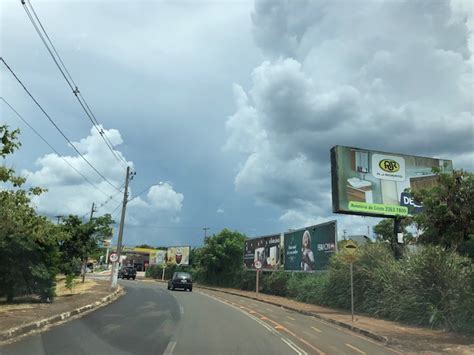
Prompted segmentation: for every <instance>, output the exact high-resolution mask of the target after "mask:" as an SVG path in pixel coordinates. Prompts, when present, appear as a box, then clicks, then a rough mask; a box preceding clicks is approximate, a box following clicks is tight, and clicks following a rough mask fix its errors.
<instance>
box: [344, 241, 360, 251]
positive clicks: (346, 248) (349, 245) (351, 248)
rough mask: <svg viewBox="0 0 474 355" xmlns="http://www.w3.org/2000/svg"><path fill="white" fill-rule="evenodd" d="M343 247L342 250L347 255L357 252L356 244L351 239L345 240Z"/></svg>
mask: <svg viewBox="0 0 474 355" xmlns="http://www.w3.org/2000/svg"><path fill="white" fill-rule="evenodd" d="M343 248H344V252H345V253H347V254H348V255H355V253H356V252H357V244H356V243H355V242H354V241H353V240H352V239H349V240H348V241H346V243H345V244H344V246H343Z"/></svg>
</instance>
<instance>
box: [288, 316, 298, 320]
mask: <svg viewBox="0 0 474 355" xmlns="http://www.w3.org/2000/svg"><path fill="white" fill-rule="evenodd" d="M286 318H288V319H291V320H296V319H295V318H292V317H290V316H286Z"/></svg>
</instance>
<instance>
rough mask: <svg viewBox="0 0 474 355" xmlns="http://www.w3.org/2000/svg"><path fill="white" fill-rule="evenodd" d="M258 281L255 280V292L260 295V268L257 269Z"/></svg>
mask: <svg viewBox="0 0 474 355" xmlns="http://www.w3.org/2000/svg"><path fill="white" fill-rule="evenodd" d="M256 278H257V279H256V281H255V293H256V294H257V297H258V288H259V279H260V270H258V269H257V276H256Z"/></svg>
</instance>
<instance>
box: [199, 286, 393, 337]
mask: <svg viewBox="0 0 474 355" xmlns="http://www.w3.org/2000/svg"><path fill="white" fill-rule="evenodd" d="M195 287H197V288H202V289H205V290H211V291H217V292H222V293H227V294H229V295H234V296H239V297H244V298H249V299H252V300H255V301H260V302H263V303H268V304H271V305H273V306H278V307H282V308H285V309H288V310H290V311H294V312H298V313H301V314H304V315H307V316H311V317H315V318H318V319H321V320H323V321H325V322H327V323H332V324H336V325H338V326H340V327H341V328H346V329H349V330H351V331H353V332H355V333H358V334H361V335H364V336H366V337H368V338H371V339H374V340H376V341H379V342H381V343H383V344H385V345H388V344H389V339H388V338H387V337H385V336H383V335H379V334H376V333H374V332H371V331H370V330H367V329H363V328H360V327H357V326H354V325H352V324H350V323H345V322H341V321H338V320H335V319H332V318H327V317H325V316H322V315H320V314H318V313H314V312H309V311H304V310H302V309H298V308H295V307H291V306H285V305H282V304H280V303H277V302H272V301H268V300H264V299H261V298H257V297H252V296H248V295H242V294H240V293H236V292H231V291H227V290H221V289H218V288H213V287H207V286H197V285H196V286H195Z"/></svg>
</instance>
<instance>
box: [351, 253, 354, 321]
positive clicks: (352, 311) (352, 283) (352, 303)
mask: <svg viewBox="0 0 474 355" xmlns="http://www.w3.org/2000/svg"><path fill="white" fill-rule="evenodd" d="M352 265H354V262H352V261H351V315H352V321H354V275H353V270H352V269H353V267H352Z"/></svg>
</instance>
